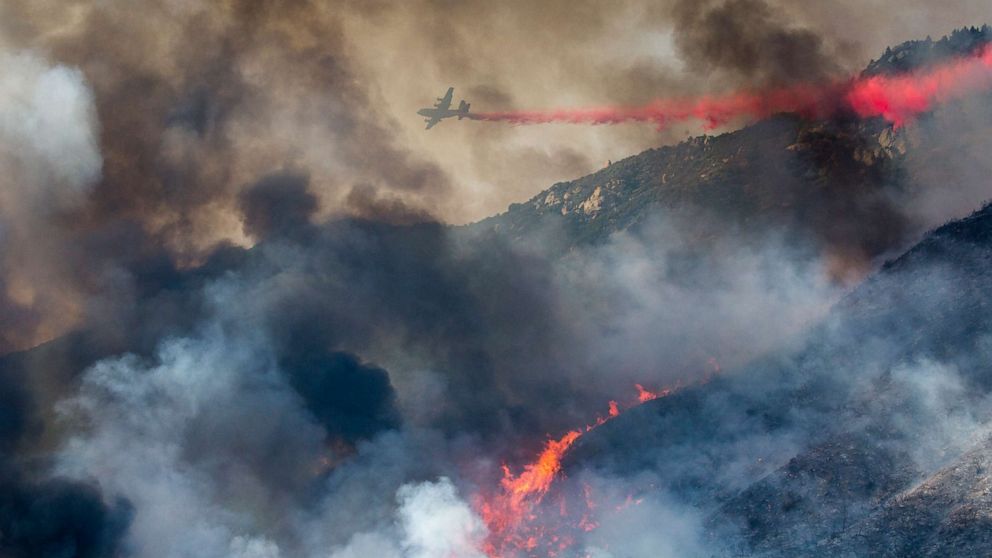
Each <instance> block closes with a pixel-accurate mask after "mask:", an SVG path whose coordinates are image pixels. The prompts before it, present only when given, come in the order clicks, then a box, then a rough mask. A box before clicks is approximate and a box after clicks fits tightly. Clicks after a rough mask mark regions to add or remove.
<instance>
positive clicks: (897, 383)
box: [568, 206, 992, 556]
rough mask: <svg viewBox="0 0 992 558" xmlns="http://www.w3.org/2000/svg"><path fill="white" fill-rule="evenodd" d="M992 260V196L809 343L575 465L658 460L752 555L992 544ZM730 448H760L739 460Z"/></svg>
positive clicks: (887, 552)
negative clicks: (991, 356)
mask: <svg viewBox="0 0 992 558" xmlns="http://www.w3.org/2000/svg"><path fill="white" fill-rule="evenodd" d="M990 272H992V206H986V207H985V208H983V209H982V210H981V211H979V212H977V213H975V214H974V215H972V216H969V217H968V218H966V219H963V220H960V221H955V222H952V223H949V224H947V225H945V226H943V227H940V228H939V229H937V230H935V231H933V232H932V233H930V234H928V235H927V236H926V237H925V238H924V239H923V240H922V241H921V242H919V243H918V244H917V245H916V246H914V247H913V248H912V249H911V250H909V251H908V252H907V253H906V254H904V255H903V256H901V257H899V258H898V259H896V260H894V261H892V262H891V263H889V264H887V265H886V266H884V268H883V269H882V270H881V271H880V272H879V273H877V274H876V275H874V276H873V277H871V278H870V279H869V280H868V281H866V282H865V283H864V284H863V285H861V286H860V287H858V288H857V289H856V290H854V291H853V292H852V293H851V294H850V295H849V296H848V297H846V298H845V300H844V301H842V302H841V304H839V305H838V306H837V307H836V308H835V309H834V311H833V313H832V315H831V316H830V318H829V319H828V320H827V321H826V322H825V325H823V326H821V327H819V328H816V329H814V330H813V331H812V332H810V333H809V335H808V336H807V338H806V341H805V342H804V343H803V345H802V346H801V347H800V348H798V349H797V350H795V351H790V352H787V353H784V354H778V355H769V356H768V357H767V358H764V359H762V360H761V362H758V363H755V364H753V365H751V366H749V367H747V368H746V369H743V370H735V371H730V372H728V373H727V374H726V375H725V376H723V377H719V378H717V379H715V380H714V381H712V382H710V383H708V384H704V385H701V386H696V387H692V388H689V389H686V390H685V391H683V392H680V393H676V394H674V395H672V396H670V397H668V398H664V399H661V400H657V401H653V402H650V403H648V404H646V405H644V407H645V408H638V409H636V410H635V411H636V412H633V411H632V412H630V413H627V414H625V415H622V416H621V417H619V418H618V419H616V420H615V421H612V422H611V423H608V424H607V425H606V426H605V427H603V428H601V429H598V430H596V431H594V432H593V433H591V434H590V435H588V436H586V437H585V438H584V439H583V440H582V441H581V442H580V444H578V447H577V448H576V450H575V452H574V453H573V454H572V455H570V456H569V461H568V463H569V465H570V466H571V467H593V468H595V469H598V470H601V471H608V472H609V473H610V474H623V475H628V476H632V475H633V474H634V473H635V471H638V470H651V471H653V472H655V473H657V474H658V475H659V477H660V479H661V482H662V483H664V484H662V486H667V487H669V489H670V490H671V491H672V493H674V494H675V495H677V496H678V497H679V499H680V500H681V501H683V502H685V503H686V504H687V505H691V506H693V507H698V508H700V509H703V510H707V512H706V513H707V514H708V515H709V519H708V520H707V529H708V532H709V533H710V536H712V537H713V540H715V541H720V544H724V542H725V541H727V540H730V541H737V542H736V543H733V544H735V545H736V546H735V548H736V551H738V552H743V553H746V554H755V553H757V554H760V555H773V556H796V555H809V556H824V555H830V556H848V555H851V556H863V555H873V556H904V555H906V553H907V552H910V553H913V552H919V553H920V555H926V556H947V555H971V556H977V555H985V554H987V553H988V552H989V550H990V548H992V547H990V546H989V545H990V544H992V543H990V540H989V538H988V537H987V536H985V535H983V533H984V532H985V531H984V529H985V526H986V525H987V521H988V519H987V517H988V516H987V510H988V509H990V508H992V493H990V492H989V491H988V490H986V489H985V488H983V487H985V486H986V485H987V484H988V482H989V480H988V479H989V475H990V473H989V471H988V468H987V467H985V466H984V465H983V464H982V462H981V456H983V455H986V454H987V452H988V451H989V450H988V447H989V446H988V443H989V442H988V441H987V440H986V437H987V436H988V435H989V432H990V430H989V427H988V425H989V422H988V420H989V419H990V418H992V412H990V411H992V406H990V404H989V402H990V400H992V367H990V366H989V365H988V360H987V357H988V339H989V338H990V337H989V335H990V334H992V317H990V315H989V312H988V309H989V308H990V307H992V295H990V293H992V275H990ZM729 424H734V425H736V426H735V428H734V429H728V428H727V425H729ZM728 447H741V448H746V449H741V450H739V453H737V454H736V459H737V461H736V462H734V461H733V460H731V461H730V462H728V461H727V455H728V454H727V448H728ZM687 455H694V456H696V458H695V459H693V461H692V467H685V466H684V465H682V461H683V459H684V457H685V456H687ZM732 455H734V454H732ZM708 456H709V457H708ZM711 459H712V460H711ZM742 471H743V473H742Z"/></svg>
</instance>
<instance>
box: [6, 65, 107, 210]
mask: <svg viewBox="0 0 992 558" xmlns="http://www.w3.org/2000/svg"><path fill="white" fill-rule="evenodd" d="M0 68H3V72H0V147H2V149H0V160H3V163H4V167H5V168H8V169H9V168H15V169H19V170H21V171H22V172H23V173H24V176H22V177H20V179H21V180H25V179H28V180H29V181H30V184H21V185H19V186H20V187H22V188H30V189H33V190H35V192H34V194H35V195H38V194H45V195H46V196H47V197H46V200H47V201H49V202H52V203H57V204H62V203H63V202H64V201H67V200H77V199H78V195H79V194H81V193H84V192H85V191H86V189H87V188H88V187H89V186H90V185H91V184H92V183H93V182H94V181H95V180H96V179H97V178H98V177H99V175H100V166H101V163H102V159H101V157H100V151H99V147H98V141H97V135H98V132H97V120H96V108H95V105H94V102H93V94H92V92H91V91H90V89H89V87H87V85H86V83H85V80H84V79H83V75H82V72H80V71H79V70H77V69H74V68H68V67H65V66H60V65H54V66H53V65H50V64H48V63H47V62H46V61H45V60H44V59H43V58H42V57H40V56H39V55H37V54H34V53H30V52H16V53H10V52H2V51H0ZM12 186H18V185H17V184H13V185H12Z"/></svg>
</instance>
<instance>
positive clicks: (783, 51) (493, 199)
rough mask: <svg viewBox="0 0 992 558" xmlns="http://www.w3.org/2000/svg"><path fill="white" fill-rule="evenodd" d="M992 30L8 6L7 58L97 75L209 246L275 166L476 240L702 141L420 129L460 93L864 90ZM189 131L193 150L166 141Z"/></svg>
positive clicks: (583, 12) (764, 12)
mask: <svg viewBox="0 0 992 558" xmlns="http://www.w3.org/2000/svg"><path fill="white" fill-rule="evenodd" d="M987 12H988V4H987V2H984V1H982V0H958V1H951V2H940V3H936V2H929V1H925V0H909V1H906V0H900V1H898V2H895V1H888V0H885V1H881V0H874V1H872V0H868V1H864V0H838V1H835V2H829V3H827V2H792V1H786V0H731V1H715V0H708V1H703V2H699V1H688V0H663V1H654V2H649V1H645V0H622V1H617V2H592V1H588V0H568V1H557V0H547V1H542V2H525V1H516V0H510V1H506V2H492V1H488V0H486V1H482V0H472V1H468V2H448V1H442V0H411V1H406V2H385V1H346V0H345V1H337V2H334V1H326V2H303V1H287V2H268V3H261V2H248V1H240V0H227V1H221V2H205V1H202V0H169V1H166V2H143V1H139V2H68V1H65V0H40V1H37V0H36V1H30V2H29V1H24V0H13V1H10V2H5V3H4V5H3V6H2V7H0V16H2V17H0V48H4V49H6V50H11V51H17V50H22V49H31V50H33V51H35V52H38V53H40V55H42V56H46V57H48V58H50V59H52V62H56V63H59V62H60V63H65V64H67V65H70V66H76V67H80V68H81V69H82V71H83V74H84V77H85V78H86V80H87V82H88V83H89V85H90V86H91V87H92V88H93V89H94V90H95V94H96V103H97V109H98V112H99V116H100V124H101V126H102V129H103V134H104V139H103V141H102V151H103V155H104V157H105V158H107V155H108V151H115V150H117V148H116V147H115V146H114V145H112V144H114V143H115V140H113V139H109V140H108V138H107V135H108V133H111V132H113V133H114V135H115V137H120V136H121V134H120V133H118V132H117V130H123V131H126V132H127V134H130V135H132V136H133V139H135V140H136V141H137V143H138V144H144V146H143V149H142V153H141V154H140V155H139V154H138V153H137V152H135V151H134V150H132V152H131V153H129V154H127V155H126V156H124V155H122V156H121V157H122V158H130V159H138V158H141V157H146V158H149V159H151V158H163V157H164V158H171V159H173V160H174V159H175V158H176V157H179V158H183V159H184V160H183V163H182V165H183V166H184V167H185V168H186V169H187V171H188V172H192V173H193V174H196V175H197V180H196V182H198V184H199V185H198V186H196V187H189V190H187V193H186V195H187V197H194V198H195V197H197V196H196V195H194V194H191V193H190V192H191V191H193V192H196V191H202V190H203V189H207V190H209V191H210V194H201V195H200V196H199V197H200V198H202V200H201V201H204V202H205V203H198V202H189V201H184V204H185V205H186V206H196V207H186V208H184V211H185V212H186V213H185V215H184V219H185V220H187V221H188V222H189V226H192V227H194V228H196V229H197V232H195V233H190V235H189V236H192V237H196V238H199V239H203V238H205V237H211V238H215V237H217V236H221V237H237V236H238V230H237V229H238V227H239V225H238V223H237V222H236V221H235V220H234V219H233V218H231V217H230V212H228V211H226V207H227V206H228V205H229V204H228V203H226V202H224V201H222V200H223V199H225V198H227V197H229V196H228V195H229V194H231V193H232V192H236V191H238V190H240V189H242V188H243V187H244V186H245V185H246V184H249V183H252V182H254V181H256V180H258V179H259V177H260V176H261V175H263V174H265V173H266V172H272V171H273V170H278V169H281V168H282V169H285V168H292V169H295V170H300V171H303V172H306V173H308V174H309V175H310V176H311V177H312V178H313V179H314V180H313V181H314V187H315V188H316V189H317V190H318V192H319V194H320V196H321V206H322V210H323V212H324V213H325V214H327V213H338V212H341V213H351V214H360V215H368V216H376V217H383V216H385V217H387V218H390V219H393V220H409V219H411V218H414V219H421V218H423V217H424V216H425V215H430V216H432V217H434V218H437V219H441V220H443V221H446V222H452V223H463V222H468V221H473V220H477V219H480V218H482V217H485V216H488V215H490V214H493V213H497V212H500V211H503V210H505V209H506V207H507V205H508V204H509V203H511V202H520V201H524V200H526V199H528V198H529V197H530V196H532V195H534V194H536V193H537V192H539V191H541V190H542V189H544V188H547V187H548V186H550V185H551V184H552V183H553V182H555V181H559V180H566V179H571V178H575V177H578V176H582V175H584V174H586V173H588V172H590V171H592V170H595V169H597V168H599V167H601V166H602V165H603V164H605V162H606V161H607V160H608V159H612V160H617V159H621V158H623V157H626V156H629V155H632V154H635V153H637V152H639V151H641V150H643V149H646V148H648V147H653V146H658V145H661V144H666V143H673V142H676V141H678V140H680V139H683V138H685V137H686V136H689V135H697V134H699V133H701V132H702V129H701V128H700V127H698V126H693V125H691V124H684V125H677V126H675V127H673V128H672V129H668V130H665V131H664V132H659V131H657V130H655V129H653V127H652V126H650V125H639V124H625V125H619V126H600V127H588V126H575V125H541V126H531V127H514V126H511V125H508V124H501V123H483V122H466V121H462V122H455V121H447V122H444V123H442V124H441V125H439V126H437V127H436V128H435V129H433V130H431V131H430V132H426V131H425V130H424V123H423V120H422V119H421V118H420V117H419V116H417V115H416V114H415V112H416V110H417V109H418V108H420V107H423V106H427V105H429V104H430V103H431V102H433V100H434V97H436V96H438V95H440V94H441V93H443V92H444V90H445V89H446V88H447V87H448V86H449V85H450V86H454V87H455V88H456V89H455V95H456V99H455V101H456V102H457V101H458V100H459V99H461V98H465V99H466V100H468V101H469V102H471V103H472V107H473V109H474V110H497V109H508V108H521V109H528V108H534V109H537V108H547V107H559V106H585V105H602V104H608V103H641V102H646V101H649V100H651V99H653V98H656V97H664V96H671V95H680V94H681V95H688V94H697V93H716V92H721V91H726V90H727V89H731V88H735V87H740V86H742V85H748V86H760V85H762V84H763V83H766V82H768V81H770V80H782V79H789V78H797V79H801V78H809V77H811V76H818V75H822V74H833V73H845V72H852V71H857V70H859V69H860V68H862V67H863V66H864V65H865V64H866V63H867V62H868V60H869V59H870V58H872V57H873V56H877V55H878V54H879V53H881V52H882V51H883V50H884V48H885V46H887V45H892V44H897V43H899V42H901V41H904V40H908V39H913V38H923V37H925V36H926V35H928V34H930V35H933V36H934V37H935V38H936V37H939V36H940V35H943V34H945V33H947V32H949V31H951V30H952V29H953V28H955V27H959V26H963V25H980V24H982V23H985V22H986V21H987V20H986V18H987ZM117 110H121V111H123V113H124V114H113V113H115V112H116V111H117ZM183 118H188V119H189V120H191V121H192V120H196V122H195V126H192V128H193V129H194V131H195V132H197V133H198V134H199V137H198V138H196V137H187V136H189V134H183V133H180V132H179V131H177V130H175V129H174V128H175V126H169V125H168V124H170V123H174V122H176V121H177V119H179V120H182V119H183ZM163 123H164V124H166V126H164V127H163ZM133 145H134V142H127V144H126V145H123V146H121V149H120V150H126V149H125V148H128V149H130V148H131V146H133ZM191 158H196V159H197V160H196V161H192V160H191ZM173 162H174V161H173ZM194 166H195V167H197V169H196V170H195V172H193V171H190V170H189V169H191V168H192V167H194ZM111 174H113V172H112V173H111ZM187 182H190V181H187ZM100 190H101V192H102V193H103V194H105V195H104V196H102V197H103V198H104V201H107V200H106V198H108V197H115V195H113V194H110V193H109V190H110V189H109V188H101V189H100ZM137 190H140V188H138V189H137ZM218 191H221V192H223V193H224V195H219V194H217V192H218ZM145 193H147V192H145ZM128 195H129V196H130V197H131V198H141V195H139V194H138V193H137V192H136V191H129V194H128ZM156 196H157V194H156ZM98 197H101V196H98ZM218 198H220V199H218ZM207 200H209V201H207ZM159 201H160V199H159ZM125 205H127V203H125ZM149 205H150V204H144V206H145V209H147V207H148V206H149ZM151 205H154V204H151ZM204 206H209V210H207V211H206V213H207V214H209V217H202V219H201V218H200V217H198V216H197V215H196V214H198V213H201V212H202V210H203V207H204ZM169 219H170V218H169V217H166V216H162V215H159V221H168V220H169ZM204 223H209V225H207V224H204ZM208 229H209V230H208ZM208 232H209V233H210V234H207V233H208ZM201 243H202V242H201Z"/></svg>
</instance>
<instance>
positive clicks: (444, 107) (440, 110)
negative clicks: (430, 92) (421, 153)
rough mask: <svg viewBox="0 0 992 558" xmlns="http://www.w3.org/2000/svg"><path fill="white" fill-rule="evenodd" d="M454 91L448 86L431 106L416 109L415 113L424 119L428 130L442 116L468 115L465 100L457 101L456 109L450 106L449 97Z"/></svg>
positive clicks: (460, 116)
mask: <svg viewBox="0 0 992 558" xmlns="http://www.w3.org/2000/svg"><path fill="white" fill-rule="evenodd" d="M454 91H455V88H454V87H449V88H448V92H447V93H445V94H444V96H443V97H438V98H437V103H436V104H435V105H434V106H433V107H432V108H422V109H420V110H418V111H417V114H419V115H420V116H423V117H424V118H425V119H426V120H425V122H427V129H428V130H430V129H431V128H432V127H433V126H434V125H436V124H437V123H438V122H440V121H441V120H442V119H444V118H451V117H453V116H457V117H458V119H459V120H461V119H462V118H465V117H468V115H469V114H468V108H469V104H468V103H466V102H465V101H462V102H461V103H459V105H458V108H457V109H452V108H451V97H452V95H453V94H454Z"/></svg>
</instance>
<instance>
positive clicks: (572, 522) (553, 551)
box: [475, 384, 673, 558]
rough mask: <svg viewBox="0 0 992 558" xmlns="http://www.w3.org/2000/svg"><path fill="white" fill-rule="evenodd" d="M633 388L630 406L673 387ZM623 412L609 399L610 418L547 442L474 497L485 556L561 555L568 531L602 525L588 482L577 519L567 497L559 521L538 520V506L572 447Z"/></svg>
mask: <svg viewBox="0 0 992 558" xmlns="http://www.w3.org/2000/svg"><path fill="white" fill-rule="evenodd" d="M635 387H636V388H637V393H638V395H637V400H636V401H635V402H633V403H631V404H630V405H628V406H627V407H626V408H631V407H634V406H637V405H640V404H642V403H645V402H647V401H651V400H653V399H658V398H660V397H665V396H667V395H670V394H671V393H673V389H672V388H664V389H662V390H660V391H658V392H652V391H648V390H647V389H645V388H644V386H642V385H640V384H636V385H635ZM621 412H622V411H621V408H620V404H619V403H617V402H616V401H610V402H609V408H608V411H607V416H605V417H602V416H601V417H599V418H597V419H596V421H595V422H594V423H593V424H590V425H587V426H586V427H585V428H583V429H575V430H570V431H568V432H566V433H565V434H564V435H563V436H561V437H560V438H557V439H550V440H548V441H547V442H545V444H544V448H543V449H542V450H541V452H540V453H539V454H538V456H537V458H536V459H535V460H534V461H533V462H531V463H528V464H526V465H524V466H523V469H522V470H521V472H520V473H519V474H514V473H513V471H512V470H511V469H510V467H509V466H508V465H505V464H504V465H503V467H502V470H503V477H502V479H501V480H500V486H499V489H498V490H497V491H496V492H494V493H492V494H489V495H487V496H486V497H478V498H476V501H475V505H476V510H477V511H478V513H479V516H480V517H481V518H482V520H483V521H484V522H485V524H486V526H487V527H488V529H489V535H488V537H487V538H486V540H485V541H484V543H483V545H482V550H483V552H485V554H486V555H487V556H489V557H490V558H505V557H509V556H516V555H519V553H521V552H523V553H526V555H527V556H537V554H535V553H536V552H543V553H544V554H545V555H546V556H549V557H555V556H559V555H560V553H561V552H562V551H564V550H566V549H567V548H569V547H570V546H571V545H572V544H574V543H575V538H574V536H572V535H571V534H569V531H570V530H578V531H592V530H593V529H595V528H596V527H597V526H598V524H597V523H596V522H595V521H594V520H593V518H592V512H593V510H594V509H595V507H596V505H595V500H594V498H593V497H592V488H591V487H590V486H588V485H583V502H582V505H583V507H584V509H583V510H582V512H581V514H580V515H579V517H578V519H573V518H574V515H572V514H570V513H569V510H568V506H567V502H566V501H565V500H564V499H562V500H561V501H559V502H558V511H559V517H558V518H555V519H556V520H544V521H539V519H541V518H539V517H538V508H539V506H540V505H541V503H542V501H543V500H544V497H545V496H546V495H547V494H548V491H549V490H550V489H551V486H552V484H553V483H554V481H555V480H556V479H557V478H559V477H560V476H561V460H562V458H563V457H564V456H565V454H566V453H567V452H568V450H569V449H571V448H572V447H573V445H574V444H575V442H576V441H577V440H578V439H579V438H581V437H582V435H583V434H585V433H586V432H588V431H590V430H592V429H594V428H596V427H598V426H600V425H602V424H604V423H606V422H608V421H610V420H612V419H613V418H615V417H617V416H620V413H621Z"/></svg>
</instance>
